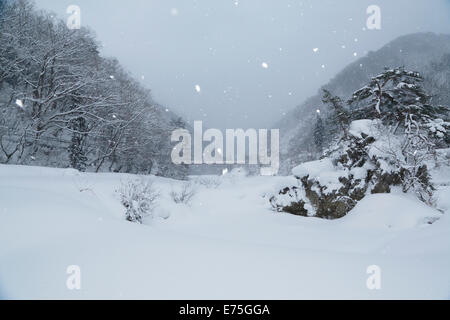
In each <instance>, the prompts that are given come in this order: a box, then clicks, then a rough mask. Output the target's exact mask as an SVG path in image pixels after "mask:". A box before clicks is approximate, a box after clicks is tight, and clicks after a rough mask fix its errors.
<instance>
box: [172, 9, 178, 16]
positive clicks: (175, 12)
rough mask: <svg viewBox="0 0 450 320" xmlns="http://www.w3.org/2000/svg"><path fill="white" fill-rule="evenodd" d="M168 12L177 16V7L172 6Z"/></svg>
mask: <svg viewBox="0 0 450 320" xmlns="http://www.w3.org/2000/svg"><path fill="white" fill-rule="evenodd" d="M170 14H171V15H172V16H174V17H175V16H177V15H178V9H177V8H172V9H170Z"/></svg>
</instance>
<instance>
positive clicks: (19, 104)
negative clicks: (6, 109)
mask: <svg viewBox="0 0 450 320" xmlns="http://www.w3.org/2000/svg"><path fill="white" fill-rule="evenodd" d="M16 104H17V105H18V106H19V107H20V108H22V109H24V106H23V102H22V100H20V99H17V100H16Z"/></svg>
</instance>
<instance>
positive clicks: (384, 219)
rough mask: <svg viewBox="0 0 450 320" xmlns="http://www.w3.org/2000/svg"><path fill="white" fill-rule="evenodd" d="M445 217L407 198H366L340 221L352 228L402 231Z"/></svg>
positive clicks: (398, 196) (403, 196)
mask: <svg viewBox="0 0 450 320" xmlns="http://www.w3.org/2000/svg"><path fill="white" fill-rule="evenodd" d="M440 217H442V214H440V213H439V211H437V210H435V209H433V208H431V207H428V206H426V205H425V204H424V203H422V202H420V201H419V200H417V199H414V198H411V197H409V196H408V195H396V194H373V195H368V196H366V197H365V198H364V199H363V200H361V201H360V202H359V203H358V204H357V205H356V207H355V208H354V209H353V210H352V211H350V212H349V213H348V215H347V216H345V217H344V218H342V219H341V220H340V221H341V223H344V224H345V225H346V226H349V227H356V228H366V227H367V228H370V229H391V230H402V229H410V228H414V227H418V226H421V225H425V224H427V223H431V222H433V221H435V220H437V219H439V218H440Z"/></svg>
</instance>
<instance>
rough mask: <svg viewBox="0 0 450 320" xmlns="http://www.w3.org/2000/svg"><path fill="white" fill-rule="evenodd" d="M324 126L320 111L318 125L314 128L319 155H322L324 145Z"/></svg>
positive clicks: (315, 143) (318, 112)
mask: <svg viewBox="0 0 450 320" xmlns="http://www.w3.org/2000/svg"><path fill="white" fill-rule="evenodd" d="M324 134H325V130H324V125H323V121H322V117H321V115H320V111H319V110H318V111H317V119H316V124H315V126H314V145H315V147H316V150H317V152H318V153H322V151H323V144H324Z"/></svg>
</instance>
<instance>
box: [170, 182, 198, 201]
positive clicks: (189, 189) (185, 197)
mask: <svg viewBox="0 0 450 320" xmlns="http://www.w3.org/2000/svg"><path fill="white" fill-rule="evenodd" d="M195 194H196V190H195V187H194V185H193V183H192V182H185V183H183V186H182V187H181V189H180V190H178V191H175V190H172V192H171V193H170V196H171V198H172V200H173V201H174V202H175V203H178V204H189V203H190V202H191V200H192V198H193V197H194V196H195Z"/></svg>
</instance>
